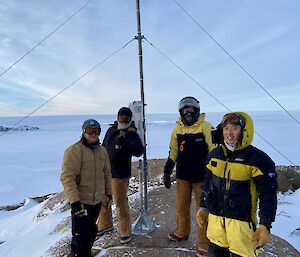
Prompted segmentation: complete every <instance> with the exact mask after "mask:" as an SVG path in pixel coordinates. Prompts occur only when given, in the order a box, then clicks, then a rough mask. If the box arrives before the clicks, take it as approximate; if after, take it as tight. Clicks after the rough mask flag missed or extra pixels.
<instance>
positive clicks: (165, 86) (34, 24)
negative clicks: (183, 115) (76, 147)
mask: <svg viewBox="0 0 300 257" xmlns="http://www.w3.org/2000/svg"><path fill="white" fill-rule="evenodd" d="M85 2H86V1H83V0H75V1H72V4H70V2H69V1H58V0H53V1H44V2H43V3H40V2H38V1H34V0H29V1H25V2H24V1H23V2H22V1H18V0H12V1H5V2H4V3H1V4H0V44H1V47H0V59H1V63H0V71H1V70H4V69H6V68H7V67H8V66H9V65H10V64H12V63H13V62H14V61H15V60H16V59H17V58H19V57H20V56H21V55H23V54H24V53H25V52H26V51H28V50H29V49H30V48H31V47H32V46H33V45H34V44H36V43H37V42H39V41H40V40H41V39H42V38H43V37H44V36H45V35H47V34H48V33H49V32H50V31H51V30H52V29H53V28H55V27H56V26H58V25H59V24H60V22H62V21H63V20H64V19H65V18H66V17H68V16H70V15H71V14H72V13H73V12H74V11H75V10H76V9H78V8H79V7H80V6H81V5H83V4H84V3H85ZM182 4H183V5H186V8H187V9H188V10H189V11H191V13H192V14H193V15H194V16H195V17H196V18H197V19H199V21H200V22H201V23H202V24H203V25H204V26H205V27H206V28H207V29H208V30H209V31H210V32H211V33H212V35H213V36H215V38H216V39H217V40H219V41H220V43H222V44H223V45H224V47H226V48H227V49H228V50H230V52H231V53H232V54H233V55H234V56H236V57H237V58H239V60H241V62H242V63H243V64H244V65H245V66H246V67H247V68H248V69H249V70H250V71H251V73H253V74H254V75H255V76H257V77H258V79H259V80H260V81H262V83H263V84H264V85H265V86H266V87H267V88H268V89H269V90H270V92H272V93H274V94H275V95H276V94H277V92H279V93H278V94H279V95H280V99H281V100H282V101H283V102H286V103H288V106H289V107H290V108H292V109H299V108H300V106H299V104H298V102H299V101H295V99H294V96H295V95H296V94H297V93H295V92H296V91H297V92H299V91H300V90H299V84H297V83H296V82H295V81H299V74H298V73H299V72H298V71H297V69H295V68H292V67H297V60H299V59H300V53H299V51H298V52H297V51H296V49H297V45H298V43H297V42H299V35H298V34H297V35H296V34H295V28H297V24H298V27H299V25H300V24H299V23H300V21H299V19H298V12H297V8H295V7H296V5H295V4H293V3H292V2H289V4H285V5H282V4H281V2H280V1H275V2H272V7H270V6H268V3H264V2H261V1H259V0H255V1H251V2H248V3H246V2H240V3H238V4H236V3H235V4H234V5H231V4H230V3H229V4H228V3H226V4H225V3H223V2H222V1H219V2H217V3H216V2H199V1H189V2H188V3H186V2H185V1H182ZM216 5H218V8H216ZM141 11H142V29H143V32H144V34H145V36H146V37H147V38H148V39H149V40H150V41H152V42H153V43H155V44H157V46H159V47H160V48H161V49H162V50H163V51H165V52H166V54H167V55H168V56H169V57H171V58H172V59H173V60H174V61H175V62H176V63H177V64H178V65H180V66H181V67H182V68H183V69H184V70H186V71H187V72H188V73H189V74H190V75H191V76H193V77H194V78H195V79H196V80H197V81H198V82H199V83H201V84H203V85H204V86H205V87H206V88H207V90H209V91H210V92H212V93H213V94H215V96H216V97H217V98H219V99H220V100H222V101H224V102H225V103H226V104H228V105H229V107H230V106H232V107H235V106H237V107H239V109H240V110H242V109H251V110H253V109H260V108H261V106H260V105H259V104H261V102H263V103H265V102H266V101H264V100H257V99H267V98H265V97H266V96H265V95H264V93H263V92H261V91H260V89H259V88H258V87H257V85H255V84H254V83H253V82H252V81H251V80H250V79H249V78H248V77H247V76H246V75H245V74H243V72H242V71H241V70H240V69H239V68H238V67H237V66H236V65H235V64H234V63H233V62H232V61H231V60H230V59H229V58H228V57H227V56H226V54H224V52H222V50H220V49H219V48H218V46H216V44H215V43H214V42H212V41H211V40H210V39H209V38H208V37H207V36H206V35H205V34H204V33H202V32H201V31H200V30H199V27H197V25H196V24H195V23H193V22H192V21H191V20H190V19H189V18H188V17H187V16H186V15H185V14H184V13H183V12H181V10H180V9H179V8H178V7H177V6H176V5H175V4H174V2H173V1H165V2H163V3H162V2H161V1H159V0H155V1H151V2H147V1H142V2H141ZM254 14H256V16H254ZM254 17H255V18H254ZM278 17H280V18H281V19H282V21H281V22H280V21H277V20H278V19H277V18H278ZM135 34H136V17H135V3H133V2H130V3H128V2H127V1H108V0H107V1H95V2H92V3H91V4H90V5H89V6H88V7H87V8H85V9H84V10H83V11H82V12H80V13H79V14H78V15H76V16H75V17H74V18H73V19H72V20H71V21H70V22H69V23H67V24H66V25H65V26H63V27H62V28H61V29H60V30H58V31H57V32H56V33H55V34H54V35H53V36H51V37H50V38H49V39H48V40H47V41H46V42H44V43H43V44H42V45H40V46H39V47H38V48H37V49H36V50H34V52H32V53H31V54H30V55H28V56H27V57H26V58H24V60H22V61H21V62H20V63H18V64H17V65H16V66H15V67H14V68H13V69H11V70H10V71H9V72H7V73H6V74H5V75H4V76H3V77H0V92H1V97H0V100H1V108H0V115H16V114H19V115H25V114H26V113H28V112H30V111H31V110H33V109H34V108H36V107H37V106H38V105H39V104H42V103H43V102H44V101H46V100H47V99H49V98H50V97H52V96H53V95H55V94H56V93H57V92H59V91H60V90H62V89H63V88H64V87H66V86H67V85H69V84H70V83H71V82H72V81H74V80H75V79H77V78H78V77H79V76H81V75H82V74H84V73H85V72H86V71H87V70H89V69H90V68H91V67H93V66H94V65H95V64H97V63H98V62H99V61H101V60H103V59H104V58H105V57H107V56H108V55H109V54H110V53H112V52H113V51H115V50H116V49H118V48H119V47H120V46H121V45H122V44H124V43H126V42H127V41H128V40H129V39H131V38H132V37H133V36H134V35H135ZM291 49H292V50H293V52H289V50H291ZM289 64H290V65H292V66H291V67H290V68H289V69H288V65H289ZM298 65H299V61H298ZM279 71H280V72H279ZM138 75H139V71H138V59H137V45H136V42H133V43H132V44H131V45H130V46H128V47H127V48H126V49H124V50H122V51H121V52H120V53H118V55H116V56H114V57H113V58H111V59H110V60H109V61H108V62H106V63H104V64H103V65H102V66H101V67H99V68H97V69H96V70H94V71H93V72H92V73H91V74H89V75H88V76H86V77H85V78H84V79H83V80H81V81H79V82H78V83H76V85H74V86H73V87H72V88H70V89H68V90H67V91H65V92H64V93H63V94H61V95H60V96H59V97H57V98H55V99H54V100H53V101H52V102H51V103H50V104H48V106H46V107H44V108H42V109H41V110H39V113H38V114H69V113H70V114H79V113H95V112H97V113H115V112H116V111H117V110H118V108H119V107H120V106H123V105H126V104H127V103H128V102H130V101H132V100H138V99H139V98H140V95H139V93H140V92H139V76H138ZM144 78H145V93H146V95H145V96H146V101H147V104H148V105H147V111H149V112H174V111H176V109H177V102H178V101H179V100H180V98H182V97H183V96H185V95H187V94H189V95H194V96H196V97H198V98H199V99H201V103H202V106H203V109H205V110H206V111H214V110H216V111H218V110H220V108H221V109H222V107H220V106H219V105H218V104H216V102H215V100H213V99H211V97H210V96H208V95H207V94H206V93H205V92H204V91H203V90H202V89H201V88H200V87H199V86H198V85H196V84H195V83H194V82H192V81H191V80H190V79H189V78H187V77H186V76H185V75H184V74H183V73H182V72H180V71H178V70H177V69H176V68H175V67H174V66H173V65H172V64H170V63H169V62H168V61H167V60H166V59H165V58H164V57H162V56H160V54H158V53H157V52H156V51H155V50H154V49H153V48H152V47H151V46H149V45H147V44H144ZM293 83H294V84H293ZM283 96H284V97H283ZM254 99H256V100H254ZM267 102H268V101H267ZM269 102H270V103H269V104H264V108H266V109H274V108H276V105H274V103H272V100H271V101H269Z"/></svg>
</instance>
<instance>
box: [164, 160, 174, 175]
mask: <svg viewBox="0 0 300 257" xmlns="http://www.w3.org/2000/svg"><path fill="white" fill-rule="evenodd" d="M174 166H175V162H173V161H172V159H170V158H168V160H167V162H166V165H165V169H164V174H167V175H171V174H172V172H173V169H174Z"/></svg>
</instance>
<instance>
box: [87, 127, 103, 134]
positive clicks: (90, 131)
mask: <svg viewBox="0 0 300 257" xmlns="http://www.w3.org/2000/svg"><path fill="white" fill-rule="evenodd" d="M84 132H85V133H86V134H88V135H93V134H96V135H100V129H99V128H85V129H84Z"/></svg>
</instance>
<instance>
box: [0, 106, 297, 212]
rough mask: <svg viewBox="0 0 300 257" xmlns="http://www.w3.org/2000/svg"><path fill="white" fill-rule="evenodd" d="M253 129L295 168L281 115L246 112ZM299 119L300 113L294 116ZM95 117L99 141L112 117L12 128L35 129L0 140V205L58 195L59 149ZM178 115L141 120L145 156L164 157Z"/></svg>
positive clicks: (289, 126) (36, 121)
mask: <svg viewBox="0 0 300 257" xmlns="http://www.w3.org/2000/svg"><path fill="white" fill-rule="evenodd" d="M223 114H224V113H207V114H206V120H207V121H210V122H211V123H212V124H213V125H214V126H216V125H217V124H218V123H219V122H220V120H221V118H222V116H223ZM249 114H250V115H251V117H252V118H253V120H254V126H255V131H256V132H258V133H259V134H260V135H261V136H262V137H264V138H265V139H266V140H267V141H268V142H269V143H270V144H272V145H273V146H274V147H275V148H276V149H278V150H279V151H280V152H281V153H282V154H283V155H284V156H285V157H286V158H287V159H288V160H290V161H291V162H292V163H294V164H296V165H300V126H299V125H297V123H296V122H295V121H293V120H292V119H291V118H290V117H289V116H288V115H287V114H286V113H284V112H253V113H249ZM293 115H295V117H296V118H297V119H298V120H300V111H296V112H293ZM89 118H94V119H96V120H98V121H99V122H100V124H101V127H102V133H101V135H100V139H101V140H102V139H103V137H104V134H105V132H106V130H107V128H108V127H109V124H110V123H113V121H114V120H115V118H116V116H115V115H76V116H33V117H29V118H27V119H26V120H24V121H23V122H22V123H21V124H18V125H17V127H24V126H34V127H35V126H36V127H38V128H39V130H34V131H18V130H17V131H10V132H8V133H5V134H3V135H2V136H0V146H1V148H0V149H1V150H0V163H1V165H0V177H1V180H0V196H1V197H0V206H3V205H8V204H16V203H20V202H22V201H23V199H24V198H25V197H34V196H41V195H45V194H48V193H54V192H59V191H62V189H63V188H62V186H61V184H60V180H59V176H60V172H61V163H62V157H63V153H64V150H65V149H66V148H67V147H68V146H69V145H70V144H72V143H74V142H76V141H77V140H79V138H80V136H81V125H82V123H83V121H84V120H86V119H89ZM176 119H178V114H149V115H147V116H146V129H147V130H146V133H147V134H146V135H147V144H148V145H147V157H148V159H150V158H166V157H167V156H168V150H169V149H168V147H169V140H170V135H171V132H172V130H173V128H174V126H175V121H176ZM18 120H20V117H0V126H6V127H9V126H11V125H12V124H14V123H15V122H16V121H18ZM253 145H254V146H257V147H258V148H260V149H262V150H263V151H265V152H266V153H267V154H269V155H270V156H271V158H272V159H273V160H274V161H275V163H276V165H290V164H291V163H290V162H289V161H288V160H287V159H286V158H285V157H283V156H282V155H281V154H279V153H278V152H277V151H276V150H274V149H273V148H272V147H271V146H270V145H268V144H267V143H266V142H264V141H263V140H262V139H261V138H260V137H259V136H257V135H255V136H254V141H253Z"/></svg>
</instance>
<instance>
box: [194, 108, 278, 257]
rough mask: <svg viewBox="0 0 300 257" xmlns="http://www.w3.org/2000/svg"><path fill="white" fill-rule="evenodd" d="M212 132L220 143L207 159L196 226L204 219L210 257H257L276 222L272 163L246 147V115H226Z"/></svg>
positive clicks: (248, 124)
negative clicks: (214, 132) (259, 249)
mask: <svg viewBox="0 0 300 257" xmlns="http://www.w3.org/2000/svg"><path fill="white" fill-rule="evenodd" d="M217 128H218V130H217V131H219V132H220V133H219V137H218V138H219V141H220V144H219V146H218V147H216V148H215V149H214V150H212V151H211V152H210V153H209V154H208V161H207V166H206V167H207V173H206V178H205V182H204V186H203V192H202V197H201V203H200V208H199V210H198V212H197V221H198V225H199V226H200V227H201V226H205V225H206V221H207V220H208V226H207V237H208V239H209V241H210V245H209V250H208V256H209V257H227V256H228V257H229V256H230V257H240V256H242V257H256V256H257V255H258V250H257V249H258V248H260V247H262V246H264V245H265V244H267V243H268V242H269V239H270V229H271V224H272V222H273V221H274V220H275V215H276V208H277V176H276V172H275V164H274V162H273V161H272V160H271V158H270V157H269V156H268V155H267V154H266V153H264V152H263V151H261V150H259V149H257V148H256V147H254V146H252V145H251V143H252V139H253V133H254V126H253V121H252V119H251V118H250V117H249V115H247V114H246V113H244V112H234V113H229V114H226V115H225V116H224V117H223V120H222V122H221V124H220V125H219V126H218V127H217ZM216 134H218V133H216ZM216 134H215V135H216ZM258 200H259V222H258V220H257V207H258ZM207 215H208V218H207ZM258 223H259V225H258V227H256V226H257V224H258Z"/></svg>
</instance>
